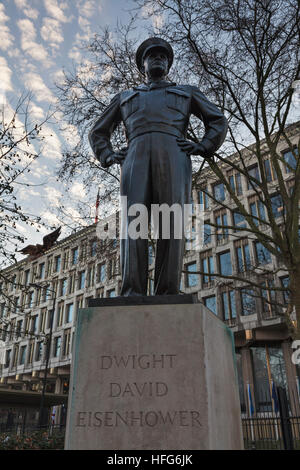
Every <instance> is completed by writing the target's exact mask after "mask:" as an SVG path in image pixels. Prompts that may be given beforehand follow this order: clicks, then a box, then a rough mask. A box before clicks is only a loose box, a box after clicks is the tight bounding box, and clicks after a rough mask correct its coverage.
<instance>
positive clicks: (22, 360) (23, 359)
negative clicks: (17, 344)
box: [19, 346, 27, 365]
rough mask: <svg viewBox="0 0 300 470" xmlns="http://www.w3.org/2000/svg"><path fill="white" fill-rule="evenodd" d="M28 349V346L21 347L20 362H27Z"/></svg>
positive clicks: (21, 363)
mask: <svg viewBox="0 0 300 470" xmlns="http://www.w3.org/2000/svg"><path fill="white" fill-rule="evenodd" d="M26 350H27V346H21V349H20V362H19V364H20V365H24V364H25V359H26Z"/></svg>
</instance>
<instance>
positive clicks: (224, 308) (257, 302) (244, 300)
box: [202, 276, 289, 321]
mask: <svg viewBox="0 0 300 470" xmlns="http://www.w3.org/2000/svg"><path fill="white" fill-rule="evenodd" d="M288 283H289V279H288V277H286V276H285V277H283V278H281V286H280V287H288ZM272 287H275V286H274V283H273V281H272V280H268V281H265V282H263V283H261V289H260V290H259V291H258V289H254V288H251V287H243V288H240V289H233V288H228V287H227V288H223V291H222V292H221V293H220V294H219V295H215V294H214V295H210V296H207V297H202V301H203V304H204V305H205V306H206V307H207V308H209V310H211V311H212V312H213V313H214V314H215V315H217V316H219V317H220V318H221V319H222V320H223V321H230V320H235V319H236V318H237V311H238V312H239V313H240V315H241V316H247V315H253V314H256V313H257V312H264V313H265V315H264V317H265V318H271V317H273V316H275V315H277V314H278V313H279V309H280V306H283V305H286V304H287V302H288V297H289V295H288V291H282V293H281V294H278V291H276V290H272Z"/></svg>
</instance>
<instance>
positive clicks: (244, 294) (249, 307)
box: [241, 287, 256, 315]
mask: <svg viewBox="0 0 300 470" xmlns="http://www.w3.org/2000/svg"><path fill="white" fill-rule="evenodd" d="M254 296H255V294H254V291H253V289H251V288H248V287H243V288H242V289H241V307H242V309H241V314H242V315H253V314H254V313H256V302H255V297H254Z"/></svg>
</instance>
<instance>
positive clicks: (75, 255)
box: [72, 247, 78, 264]
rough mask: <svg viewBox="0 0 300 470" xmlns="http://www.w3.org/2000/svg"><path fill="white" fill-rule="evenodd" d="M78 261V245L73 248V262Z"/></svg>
mask: <svg viewBox="0 0 300 470" xmlns="http://www.w3.org/2000/svg"><path fill="white" fill-rule="evenodd" d="M77 263H78V247H76V248H73V250H72V264H77Z"/></svg>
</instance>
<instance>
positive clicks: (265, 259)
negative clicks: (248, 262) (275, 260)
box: [254, 242, 272, 264]
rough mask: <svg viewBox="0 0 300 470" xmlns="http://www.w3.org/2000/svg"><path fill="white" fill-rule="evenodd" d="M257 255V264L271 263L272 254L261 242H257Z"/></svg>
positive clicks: (255, 244)
mask: <svg viewBox="0 0 300 470" xmlns="http://www.w3.org/2000/svg"><path fill="white" fill-rule="evenodd" d="M254 246H255V256H256V262H257V264H268V263H271V260H272V259H271V254H270V252H269V250H268V249H267V248H265V247H264V246H263V245H262V244H261V243H260V242H255V243H254Z"/></svg>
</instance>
